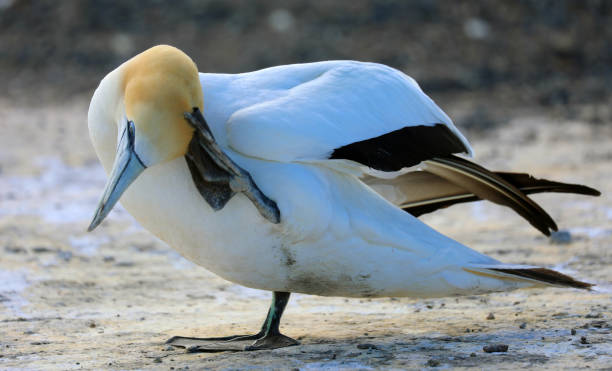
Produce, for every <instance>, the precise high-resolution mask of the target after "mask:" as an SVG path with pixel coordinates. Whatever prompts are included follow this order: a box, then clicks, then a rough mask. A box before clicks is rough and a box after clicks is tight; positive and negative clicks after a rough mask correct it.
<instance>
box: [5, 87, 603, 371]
mask: <svg viewBox="0 0 612 371" xmlns="http://www.w3.org/2000/svg"><path fill="white" fill-rule="evenodd" d="M86 109H87V100H84V99H73V100H69V101H67V102H66V103H64V104H62V105H55V106H53V107H44V106H38V107H36V106H25V105H23V106H22V105H16V104H14V103H10V102H8V101H1V100H0V117H2V118H3V119H2V121H1V122H0V132H1V133H2V135H0V166H1V167H0V257H1V258H0V368H2V369H21V368H28V369H78V368H83V369H105V368H108V369H163V370H168V369H175V370H179V369H187V368H188V369H190V370H193V369H244V368H250V369H291V368H295V369H325V368H327V369H370V368H384V369H406V368H429V367H434V368H435V367H440V368H458V369H461V368H468V367H479V368H485V369H492V368H495V369H499V370H506V369H508V370H513V369H518V368H542V369H577V368H591V369H606V368H607V369H611V367H612V366H611V365H612V314H611V312H612V290H611V286H610V282H611V281H612V249H611V247H612V199H611V198H610V195H611V194H612V174H611V169H612V168H611V166H610V165H611V162H612V123H611V122H610V121H609V120H607V119H606V120H607V121H604V122H599V123H598V124H593V123H591V124H587V123H585V122H583V121H580V120H577V121H569V120H568V119H567V118H563V119H560V118H555V117H554V116H551V113H550V112H547V115H541V114H540V113H539V112H519V113H517V112H514V113H513V116H512V117H515V118H514V119H511V120H507V121H505V122H504V123H503V124H502V125H498V127H497V129H495V130H492V131H489V132H487V133H486V134H481V135H476V136H472V143H473V145H474V147H475V150H476V155H477V157H476V159H477V160H478V161H479V162H480V163H482V164H484V165H486V166H488V167H490V168H492V169H496V170H522V171H528V172H530V173H532V174H536V175H537V176H539V177H544V178H549V179H556V180H561V181H568V182H578V183H583V184H588V185H590V186H593V187H595V188H598V189H599V190H601V191H602V193H603V196H602V197H599V198H589V197H582V196H568V195H560V194H552V195H543V196H536V197H535V198H536V200H537V201H538V202H540V203H541V204H542V205H543V206H544V207H545V209H547V210H549V212H550V214H551V215H552V216H553V218H555V219H556V220H557V221H558V224H559V226H560V228H561V229H562V230H564V233H561V234H559V235H557V237H556V239H555V241H556V243H553V242H552V241H551V240H550V239H548V238H545V237H543V236H541V235H539V234H538V232H537V231H535V230H534V229H532V228H531V227H530V226H529V225H528V224H527V223H525V222H524V221H523V220H521V219H520V218H519V217H517V216H516V215H515V214H513V213H512V212H511V211H509V210H506V209H502V208H499V207H497V206H494V205H491V204H487V203H482V202H480V203H474V204H471V205H462V206H456V207H453V208H450V209H448V210H444V211H441V212H438V213H436V214H433V215H428V216H426V217H425V218H424V220H425V221H426V222H427V223H430V224H431V225H433V226H434V227H436V228H438V229H439V230H441V231H442V232H444V233H446V234H448V235H450V236H451V237H453V238H456V239H457V240H459V241H461V242H463V243H465V244H467V245H468V246H471V247H473V248H474V249H476V250H478V251H481V252H484V253H487V254H490V255H491V256H493V257H495V258H498V259H501V260H504V261H507V262H511V263H530V264H539V265H545V266H551V267H555V268H557V269H560V270H561V271H563V272H566V273H570V274H573V275H575V276H576V277H577V278H580V279H583V280H586V281H589V282H593V283H597V284H598V286H597V290H596V291H594V292H585V291H578V290H571V289H567V290H564V289H552V288H551V289H537V290H523V291H516V292H511V293H501V294H492V295H483V296H473V297H462V298H457V299H455V298H452V299H450V298H449V299H438V300H416V299H406V298H387V299H376V300H374V299H372V300H370V299H367V300H358V299H343V298H324V297H316V296H307V295H294V297H292V298H291V301H290V303H289V306H288V309H287V311H286V315H285V318H284V320H283V323H282V330H283V331H284V332H285V333H286V334H287V335H289V336H292V337H295V338H297V339H299V340H300V341H301V343H302V345H300V346H297V347H291V348H286V349H282V350H274V351H259V352H242V353H217V354H204V353H187V352H186V351H185V350H180V349H173V348H169V347H167V346H165V345H164V341H165V340H166V339H167V338H169V337H171V336H173V335H184V336H222V335H226V334H233V333H243V332H250V331H254V330H256V329H257V328H258V327H259V325H260V323H261V321H262V320H263V316H264V315H265V312H266V309H267V306H268V303H269V294H268V293H266V292H260V291H256V290H250V289H245V288H242V287H240V286H236V285H233V284H231V283H229V282H226V281H223V280H222V279H220V278H217V277H215V276H214V275H212V274H210V273H208V272H206V271H205V270H204V269H202V268H200V267H198V266H196V265H194V264H192V263H190V262H188V261H186V260H185V259H183V258H182V257H180V256H179V255H178V254H177V253H176V252H174V250H172V249H171V248H170V247H168V246H166V245H164V244H163V243H162V242H160V241H158V240H156V239H155V238H154V237H152V236H151V235H150V234H149V233H148V232H147V231H145V230H143V229H142V228H141V227H140V226H138V224H137V223H136V222H135V221H134V220H133V219H132V218H131V217H130V216H129V215H128V214H127V213H126V212H125V211H124V210H122V209H121V208H118V209H116V210H115V211H113V212H112V213H111V215H110V217H109V218H108V220H107V221H106V222H104V223H103V224H102V225H101V227H100V228H98V229H97V230H96V231H95V232H93V233H89V234H88V233H86V232H85V229H86V227H87V224H88V221H89V218H90V217H91V215H92V213H93V211H94V208H95V205H96V202H97V199H98V197H99V194H100V193H101V191H102V189H103V186H104V181H105V175H104V174H103V172H102V169H101V166H100V165H99V164H98V162H97V160H96V159H95V156H94V154H93V151H92V149H91V147H90V144H89V140H88V137H87V127H86V122H85V121H86V119H85V118H86ZM585 110H586V112H588V110H589V108H588V107H586V108H585ZM449 111H450V113H451V115H453V116H457V115H460V114H461V112H462V111H465V109H464V108H462V107H461V106H460V105H458V106H456V107H450V109H449ZM604 116H605V117H612V116H611V115H610V113H609V112H607V114H605V115H604ZM563 117H566V116H563ZM491 344H505V345H508V350H507V352H501V353H486V352H484V351H483V347H484V346H487V345H491Z"/></svg>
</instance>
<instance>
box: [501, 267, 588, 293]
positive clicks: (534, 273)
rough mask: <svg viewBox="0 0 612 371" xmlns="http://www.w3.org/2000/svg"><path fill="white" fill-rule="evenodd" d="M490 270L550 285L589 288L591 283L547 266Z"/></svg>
mask: <svg viewBox="0 0 612 371" xmlns="http://www.w3.org/2000/svg"><path fill="white" fill-rule="evenodd" d="M490 269H491V270H494V271H497V272H502V273H507V274H511V275H513V276H519V277H524V278H529V279H532V280H536V281H540V282H544V283H547V284H550V285H555V286H563V287H573V288H576V289H583V290H589V291H590V290H591V289H592V287H593V286H595V285H594V284H592V283H588V282H582V281H578V280H576V279H574V278H573V277H570V276H568V275H566V274H563V273H559V272H557V271H554V270H552V269H548V268H490Z"/></svg>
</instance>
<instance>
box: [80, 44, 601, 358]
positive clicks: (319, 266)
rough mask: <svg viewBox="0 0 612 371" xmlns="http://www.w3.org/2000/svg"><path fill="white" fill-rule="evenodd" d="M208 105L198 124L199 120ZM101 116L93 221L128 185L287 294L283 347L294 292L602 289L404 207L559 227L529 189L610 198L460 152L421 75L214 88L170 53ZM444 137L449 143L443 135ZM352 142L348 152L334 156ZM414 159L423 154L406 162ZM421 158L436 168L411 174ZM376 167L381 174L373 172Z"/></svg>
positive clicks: (146, 60)
mask: <svg viewBox="0 0 612 371" xmlns="http://www.w3.org/2000/svg"><path fill="white" fill-rule="evenodd" d="M202 94H203V97H204V99H203V103H204V104H203V107H202ZM194 107H196V108H197V107H199V108H200V110H202V108H203V116H204V118H205V121H206V122H207V125H208V127H210V130H211V131H212V134H213V135H214V138H213V140H214V142H216V145H212V144H210V142H202V143H204V144H202V143H200V142H194V140H196V139H197V138H199V137H198V133H200V135H203V134H202V132H201V129H198V130H200V131H196V132H195V134H194V131H193V128H191V127H190V126H188V125H187V121H186V120H185V119H184V118H183V115H184V114H185V113H189V111H191V109H192V108H194ZM193 112H194V115H195V116H194V115H191V116H189V115H187V116H185V117H192V118H193V117H197V115H199V111H198V110H197V109H195V108H194V110H193ZM199 117H202V116H199ZM204 118H202V119H201V120H204ZM88 122H89V130H90V135H91V139H92V142H93V144H94V147H95V150H96V152H97V154H98V156H99V158H100V160H101V162H102V164H103V165H104V168H105V169H106V171H107V172H109V173H110V174H111V175H110V179H109V183H108V184H107V188H106V191H105V193H104V196H103V198H102V200H101V202H100V206H99V208H98V211H97V212H96V215H95V217H94V221H93V222H92V225H91V226H90V229H93V228H95V226H96V225H98V224H99V223H100V222H101V220H102V219H103V218H104V217H105V216H106V214H107V213H108V212H109V211H110V209H111V208H112V205H113V204H114V202H116V200H117V199H118V198H119V197H120V196H121V194H122V193H123V192H124V191H125V193H123V196H122V198H121V202H122V204H123V205H124V207H125V208H126V209H127V210H128V211H129V212H130V213H131V214H132V215H133V216H134V217H135V218H136V219H137V220H138V221H139V222H140V223H141V224H142V225H143V226H144V227H145V228H146V229H148V230H149V231H151V232H152V233H153V234H155V235H156V236H157V237H159V238H160V239H162V240H164V241H166V242H167V243H168V244H169V245H170V246H172V247H174V248H175V249H177V250H178V251H179V252H181V253H182V254H183V255H184V256H185V257H187V258H188V259H190V260H192V261H194V262H196V263H197V264H200V265H202V266H203V267H205V268H206V269H208V270H210V271H212V272H214V273H216V274H218V275H219V276H221V277H223V278H225V279H227V280H230V281H233V282H236V283H239V284H241V285H244V286H248V287H252V288H257V289H263V290H270V291H274V292H275V295H276V293H278V294H279V295H281V294H282V295H281V296H279V297H282V298H281V299H279V297H277V296H275V299H274V301H273V305H272V307H271V309H270V312H269V317H268V319H267V320H266V324H265V325H264V328H263V329H262V331H264V330H265V328H268V330H269V329H270V328H272V332H270V331H268V330H266V331H264V332H265V336H263V337H262V338H261V339H260V340H261V341H263V343H265V342H266V341H271V340H270V339H271V338H272V337H274V336H276V337H274V339H276V340H275V341H277V342H276V343H274V345H270V343H266V344H267V345H266V344H264V345H265V346H268V347H278V346H286V345H291V344H295V343H296V342H295V341H293V340H291V339H288V338H286V337H283V339H284V340H283V339H281V340H282V341H280V342H279V340H278V339H279V336H281V337H282V335H280V334H279V333H278V321H279V320H280V315H281V314H282V310H283V308H284V305H285V304H286V300H287V299H288V294H286V293H287V292H300V293H306V294H316V295H330V296H347V297H380V296H413V297H437V296H448V295H462V294H474V293H483V292H490V291H499V290H510V289H515V288H520V287H528V286H537V285H543V284H557V285H561V286H571V287H581V288H588V287H589V286H590V285H589V284H586V283H582V282H579V281H575V280H573V279H572V278H570V277H568V276H565V275H562V274H559V273H557V272H554V271H550V270H547V269H543V268H536V267H528V266H510V265H503V264H502V263H500V262H498V261H496V260H494V259H492V258H490V257H487V256H485V255H483V254H480V253H478V252H476V251H474V250H471V249H469V248H468V247H466V246H464V245H462V244H460V243H458V242H456V241H454V240H452V239H450V238H448V237H446V236H444V235H442V234H440V233H438V232H436V231H435V230H433V229H432V228H430V227H428V226H427V225H425V224H424V223H422V222H421V221H419V220H418V219H417V218H415V217H414V216H412V215H411V214H410V213H408V212H406V211H404V210H402V209H401V208H399V207H398V205H399V206H401V207H405V208H406V207H408V208H409V207H411V206H410V205H412V206H415V205H416V206H417V207H422V205H430V206H431V205H434V206H435V207H433V208H432V209H431V210H435V209H436V208H439V207H445V206H448V204H447V202H448V201H449V200H451V201H452V203H455V201H456V200H463V201H470V200H477V199H479V198H485V199H488V200H491V201H493V202H498V203H501V204H504V205H506V206H510V207H512V208H513V209H514V210H515V211H517V212H518V213H519V214H521V215H522V216H523V217H525V218H526V219H528V220H529V221H530V222H531V223H532V224H533V225H534V226H535V227H536V228H538V229H540V230H541V231H542V232H543V233H549V229H555V228H556V225H555V224H554V221H552V219H551V218H550V217H549V216H548V215H547V214H546V213H545V212H544V211H543V210H542V209H541V208H539V206H537V204H535V203H533V201H531V200H530V199H529V198H528V197H527V196H526V195H525V194H524V193H523V191H522V190H524V191H525V193H529V192H542V191H550V190H555V191H557V192H559V191H562V192H575V193H583V194H592V195H595V194H597V191H595V190H592V189H590V188H588V187H584V186H578V185H567V184H563V183H558V182H550V181H546V180H538V179H535V178H530V177H528V176H526V175H525V174H510V173H495V174H494V173H492V172H489V171H488V170H486V169H484V168H481V167H479V166H478V165H475V164H473V163H470V162H467V161H465V160H462V159H459V158H457V157H453V156H452V154H453V153H457V152H462V151H463V152H467V153H468V154H469V155H472V149H471V147H470V145H469V143H468V142H467V140H466V139H465V138H464V137H463V135H462V134H461V133H460V132H459V131H458V130H457V128H456V127H455V126H454V125H453V123H452V121H451V120H450V118H449V117H448V116H447V115H446V114H445V113H444V112H443V111H442V110H441V109H440V108H439V107H438V106H437V105H436V104H435V103H434V102H433V101H432V100H431V99H430V98H429V97H427V95H425V94H424V93H423V91H422V90H421V89H420V88H419V86H418V85H417V83H416V82H415V81H414V80H413V79H411V78H410V77H408V76H406V75H404V74H403V73H401V72H399V71H397V70H394V69H392V68H390V67H387V66H383V65H380V64H375V63H361V62H354V61H330V62H319V63H309V64H296V65H288V66H278V67H273V68H268V69H264V70H261V71H255V72H250V73H242V74H237V75H230V74H210V73H201V74H199V81H198V75H197V69H196V67H195V64H193V62H192V61H191V60H190V59H189V57H187V56H186V55H185V54H183V53H182V52H180V51H179V50H177V49H175V48H172V47H167V46H159V47H155V48H152V49H150V50H149V51H146V52H144V53H142V54H140V55H138V56H136V57H134V58H133V59H132V60H130V61H128V62H126V63H124V64H123V65H121V66H119V67H118V68H117V69H116V70H114V71H113V72H111V73H110V74H108V75H107V76H106V77H105V78H104V79H103V80H102V82H101V83H100V86H99V87H98V88H97V90H96V92H95V94H94V96H93V98H92V101H91V105H90V109H89V117H88ZM201 124H202V125H206V123H205V122H204V121H202V122H201ZM412 128H415V130H413V129H412ZM416 129H418V130H416ZM423 133H425V134H426V135H425V136H421V135H423ZM431 133H434V134H435V135H439V138H438V137H435V135H434V137H433V141H432V134H431ZM204 134H206V133H204ZM398 136H401V137H398ZM205 137H206V135H203V136H202V138H205ZM398 138H399V139H398ZM436 139H437V140H436ZM214 142H213V143H214ZM194 143H195V145H196V147H195V148H200V147H198V146H202V148H201V149H200V151H201V153H200V154H199V155H198V156H199V157H198V156H193V153H192V152H191V151H192V150H193V149H192V146H193V145H194ZM206 143H208V144H206ZM359 143H361V144H359ZM364 143H365V144H364ZM372 143H374V144H372ZM215 146H218V148H219V151H217V152H215ZM360 146H361V147H360ZM429 147H431V148H429ZM340 148H344V149H347V148H348V149H347V150H346V151H344V152H342V154H339V155H338V156H335V157H334V154H336V153H340V152H337V151H338V150H339V149H340ZM428 151H430V152H431V153H429V152H428ZM445 151H446V152H445ZM353 152H354V153H355V156H353ZM400 155H401V156H407V157H408V158H409V160H406V161H404V162H402V161H399V162H398V161H396V160H398V158H397V157H398V156H400ZM413 155H414V156H413ZM185 156H187V158H188V159H190V160H186V157H185ZM437 156H442V157H440V158H438V157H437ZM228 157H229V159H231V160H233V162H234V163H235V164H237V165H238V166H239V167H240V168H242V169H243V170H246V171H247V172H248V173H249V174H250V176H251V177H252V181H254V183H255V185H256V186H257V187H258V188H259V189H260V190H261V192H263V194H264V195H265V196H267V198H269V199H270V200H273V201H274V202H275V203H276V207H277V208H278V211H280V223H278V224H274V223H273V222H271V221H270V218H269V217H268V218H267V219H266V217H264V216H263V215H264V213H260V211H261V210H259V211H258V209H257V208H256V207H255V206H256V204H257V202H261V197H260V198H257V197H255V198H254V197H253V193H248V192H251V191H252V187H251V188H248V187H247V188H244V187H245V186H244V185H245V184H247V183H248V181H249V179H247V178H248V177H245V176H244V174H242V175H240V174H238V173H236V172H235V171H234V172H233V173H232V172H231V171H229V172H228V170H227V169H226V168H224V167H223V166H226V165H227V161H231V160H229V159H227V158H228ZM332 158H333V159H332ZM360 158H363V159H364V161H362V163H359V162H357V161H359V159H360ZM211 159H212V160H211ZM223 159H226V160H223ZM371 159H372V161H370V160H371ZM399 160H402V159H401V158H400V159H399ZM188 161H191V162H189V164H190V165H189V166H188ZM223 161H225V162H223ZM420 161H425V162H424V163H423V164H422V165H423V168H425V169H430V171H429V172H414V171H412V170H414V169H405V168H404V169H401V167H403V166H405V165H406V164H408V165H416V164H418V163H419V162H420ZM113 162H114V163H113ZM385 162H393V163H394V165H393V166H387V165H388V164H386V163H385ZM224 163H225V164H226V165H223V164H224ZM215 164H216V165H215ZM372 164H374V165H373V167H376V168H377V169H378V170H376V169H372V168H369V166H366V165H372ZM398 164H399V165H398ZM402 164H403V165H402ZM379 165H380V166H379ZM194 166H195V168H194ZM377 166H378V167H377ZM224 169H225V170H224ZM381 169H382V170H385V169H386V170H385V171H379V170H381ZM389 169H393V171H391V170H389ZM194 171H195V173H194ZM215 174H216V176H217V178H215V177H214V176H213V175H215ZM232 174H233V175H232ZM237 174H238V175H237ZM245 174H246V173H245ZM502 177H504V178H503V179H502ZM131 182H133V183H131ZM241 182H242V183H241ZM245 182H247V183H245ZM130 183H131V185H130ZM238 183H240V184H242V186H241V187H243V188H236V187H237V184H238ZM196 184H197V185H196ZM534 185H536V186H537V187H533V186H534ZM527 186H531V187H527ZM215 187H216V188H215ZM224 187H225V188H224ZM520 187H522V188H521V189H519V188H520ZM428 188H429V189H428ZM374 189H376V190H378V192H380V193H377V192H376V191H375V190H374ZM230 190H231V193H227V192H230ZM203 192H204V193H203ZM223 192H226V193H223ZM381 194H382V195H384V196H385V197H387V199H385V198H383V196H381ZM211 195H212V196H214V197H217V196H219V195H221V196H223V197H225V198H223V197H222V201H219V199H215V198H214V197H213V198H212V200H213V201H214V202H212V203H211V199H210V198H207V199H206V200H205V198H204V197H203V196H211ZM228 195H229V196H228ZM247 195H250V197H251V198H248V197H247ZM228 200H229V201H228ZM453 200H455V201H453ZM390 201H392V202H394V203H395V204H394V203H391V202H390ZM463 201H461V202H463ZM452 203H451V204H452ZM213 206H215V207H214V208H213ZM408 208H407V209H406V210H407V211H410V210H409V209H408ZM415 210H416V209H413V210H412V212H415V215H419V214H420V213H423V212H428V211H431V210H429V209H428V210H424V209H420V210H417V211H418V212H417V211H415ZM283 298H284V299H283ZM275 308H276V309H275ZM276 311H280V314H278V315H277V316H276V317H275V314H274V313H275V312H276ZM266 326H267V327H266ZM274 329H276V330H274ZM264 332H260V335H261V334H264ZM270 334H272V335H274V334H276V335H274V336H272V335H270ZM287 339H288V340H287ZM260 340H258V341H260ZM264 340H265V341H264ZM263 343H260V344H259V345H262V344H263ZM262 346H263V345H262Z"/></svg>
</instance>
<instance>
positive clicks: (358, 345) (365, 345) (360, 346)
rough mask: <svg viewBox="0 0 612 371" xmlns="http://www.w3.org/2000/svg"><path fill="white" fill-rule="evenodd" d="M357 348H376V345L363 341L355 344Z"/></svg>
mask: <svg viewBox="0 0 612 371" xmlns="http://www.w3.org/2000/svg"><path fill="white" fill-rule="evenodd" d="M357 349H378V347H377V346H376V345H374V344H370V343H364V344H357Z"/></svg>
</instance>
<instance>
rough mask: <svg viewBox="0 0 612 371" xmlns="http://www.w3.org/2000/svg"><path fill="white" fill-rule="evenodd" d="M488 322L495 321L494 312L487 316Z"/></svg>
mask: <svg viewBox="0 0 612 371" xmlns="http://www.w3.org/2000/svg"><path fill="white" fill-rule="evenodd" d="M487 319H488V320H493V319H495V315H494V314H493V312H491V313H489V315H488V316H487Z"/></svg>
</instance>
